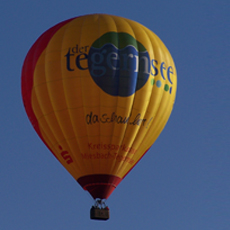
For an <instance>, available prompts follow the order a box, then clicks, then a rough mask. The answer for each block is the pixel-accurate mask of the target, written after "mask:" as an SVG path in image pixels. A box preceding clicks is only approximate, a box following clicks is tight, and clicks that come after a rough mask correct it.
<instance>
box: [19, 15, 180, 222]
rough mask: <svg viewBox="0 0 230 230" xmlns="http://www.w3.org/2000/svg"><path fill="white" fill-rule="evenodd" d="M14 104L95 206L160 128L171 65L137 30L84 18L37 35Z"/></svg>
mask: <svg viewBox="0 0 230 230" xmlns="http://www.w3.org/2000/svg"><path fill="white" fill-rule="evenodd" d="M21 88H22V98H23V102H24V106H25V110H26V113H27V115H28V117H29V120H30V122H31V123H32V125H33V127H34V129H35V130H36V132H37V134H38V135H39V137H40V138H41V140H42V141H43V142H44V143H45V145H46V146H47V147H48V149H49V150H50V151H51V152H52V153H53V155H54V156H55V157H56V158H57V160H58V161H59V162H60V163H61V164H62V165H63V166H64V167H65V168H66V170H67V171H68V172H69V173H70V174H71V175H72V176H73V178H74V179H76V181H77V182H78V183H79V184H80V185H81V186H82V188H83V189H85V190H87V191H88V192H89V193H90V194H91V196H92V197H93V198H94V199H95V200H96V204H95V205H94V206H93V208H92V209H91V218H93V219H108V218H109V210H108V207H107V206H106V205H105V200H106V199H107V198H108V197H109V196H110V194H111V193H112V192H113V190H114V189H115V188H116V187H117V186H118V184H119V183H120V182H121V181H122V180H123V179H124V177H125V176H126V175H127V174H128V173H129V172H130V170H131V169H132V168H133V167H134V166H135V165H136V164H137V162H138V161H139V160H140V159H141V158H142V157H143V155H144V154H145V153H146V152H147V151H148V149H149V148H150V147H151V146H152V144H153V143H154V142H155V140H156V139H157V137H158V136H159V134H160V133H161V131H162V130H163V128H164V127H165V125H166V123H167V121H168V119H169V116H170V114H171V111H172V108H173V104H174V101H175V96H176V89H177V74H176V68H175V65H174V62H173V59H172V57H171V55H170V53H169V51H168V49H167V48H166V46H165V45H164V44H163V42H162V41H161V40H160V39H159V38H158V37H157V35H155V34H154V33H153V32H152V31H150V30H149V29H147V28H146V27H144V26H143V25H141V24H139V23H137V22H135V21H132V20H129V19H126V18H122V17H117V16H112V15H107V14H92V15H85V16H80V17H76V18H72V19H69V20H66V21H63V22H61V23H59V24H57V25H55V26H53V27H52V28H50V29H48V30H47V31H46V32H44V33H43V34H42V35H41V36H40V37H39V38H38V39H37V41H36V42H35V43H34V45H33V46H32V47H31V49H30V50H29V52H28V54H27V56H26V58H25V61H24V65H23V68H22V78H21Z"/></svg>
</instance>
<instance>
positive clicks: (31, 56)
mask: <svg viewBox="0 0 230 230" xmlns="http://www.w3.org/2000/svg"><path fill="white" fill-rule="evenodd" d="M73 19H74V18H72V19H68V20H66V21H63V22H61V23H59V24H57V25H56V26H53V27H52V28H50V29H48V30H47V31H46V32H44V33H43V34H42V35H41V36H40V37H39V38H38V39H37V41H36V42H35V43H34V45H33V46H32V47H31V49H30V50H29V52H28V54H27V56H26V58H25V61H24V64H23V67H22V78H21V92H22V98H23V103H24V106H25V110H26V113H27V115H28V117H29V119H30V122H31V123H32V125H33V127H34V129H35V130H36V132H37V134H38V135H39V137H40V138H41V139H42V141H43V142H44V143H45V144H46V142H45V140H44V138H43V137H42V135H41V131H40V129H39V125H38V121H37V118H36V116H35V114H34V111H33V108H32V103H31V94H32V88H33V81H34V70H35V67H36V64H37V61H38V59H39V57H40V55H41V54H42V52H43V51H44V50H45V49H46V47H47V45H48V43H49V41H50V39H51V38H52V37H53V35H54V34H55V33H56V32H57V31H58V30H59V29H60V28H61V27H62V26H64V25H65V24H67V23H68V22H70V21H71V20H73ZM46 146H47V147H48V148H49V146H48V145H47V144H46ZM49 149H50V148H49ZM50 150H51V149H50ZM51 152H52V151H51ZM52 153H53V152H52ZM53 154H54V153H53ZM54 156H55V154H54ZM55 157H56V156H55Z"/></svg>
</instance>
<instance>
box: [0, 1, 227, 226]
mask: <svg viewBox="0 0 230 230" xmlns="http://www.w3.org/2000/svg"><path fill="white" fill-rule="evenodd" d="M229 9H230V1H229V0H193V1H192V0H186V1H185V0H174V1H172V0H161V1H149V0H142V1H137V0H117V1H108V0H101V1H100V0H97V1H95V0H78V1H76V0H39V1H38V0H33V1H32V0H18V1H15V0H7V1H2V2H1V8H0V12H1V14H0V25H1V26H0V28H1V42H0V52H1V56H0V65H1V68H0V71H1V72H0V74H1V77H0V87H1V90H0V98H1V107H0V111H1V116H0V122H1V123H0V124H1V130H0V137H1V142H0V143H1V161H0V176H1V177H0V178H1V189H0V229H1V230H22V229H23V230H27V229H31V230H41V229H42V230H45V229H55V230H67V229H68V230H75V229H81V230H84V229H86V230H88V229H109V230H117V229H119V230H123V229H133V230H140V229H145V230H146V229H156V230H171V229H173V230H199V229H200V230H229V229H230V183H229V181H230V142H229V137H230V122H229V114H230V103H229V100H230V94H229V92H230V67H229V63H230V55H229V53H230V43H229V41H230V17H229ZM89 13H108V14H113V15H118V16H123V17H126V18H129V19H132V20H135V21H138V22H140V23H141V24H143V25H145V26H146V27H148V28H149V29H151V30H152V31H153V32H155V33H156V34H157V35H158V36H159V37H160V38H161V39H162V41H163V42H164V43H165V44H166V46H167V47H168V49H169V51H170V53H171V54H172V57H173V58H174V61H175V63H176V66H177V72H178V92H177V98H176V103H175V107H174V110H173V113H172V115H171V117H170V119H169V122H168V124H167V125H166V127H165V129H164V131H163V132H162V134H161V135H160V137H159V138H158V140H157V141H156V142H155V144H154V145H153V146H152V147H151V149H150V151H149V152H148V153H147V154H146V155H145V157H144V158H143V159H142V160H141V161H140V162H139V163H138V164H137V166H136V167H135V168H134V169H133V170H132V171H131V172H130V174H129V175H128V176H127V177H126V178H125V179H124V180H123V181H122V182H121V183H120V184H119V186H118V187H117V189H116V190H115V191H114V192H113V194H112V195H111V196H110V198H109V200H108V202H107V204H108V205H109V207H110V210H111V218H110V220H108V221H106V222H100V221H99V222H98V221H92V220H90V219H89V209H90V207H91V205H92V204H93V199H92V198H91V197H90V195H89V194H88V193H87V192H85V191H84V190H83V189H82V188H81V187H80V186H79V185H78V184H77V183H76V182H75V180H74V179H73V178H72V177H71V176H70V175H69V174H68V172H67V171H66V170H65V169H64V168H63V167H62V165H60V164H59V163H58V162H57V160H56V159H55V158H54V157H53V155H52V154H51V153H50V152H49V150H48V149H47V148H46V147H45V146H44V144H43V143H42V142H41V141H40V139H39V138H38V136H37V134H36V133H35V131H34V130H33V128H32V126H31V124H30V123H29V120H28V118H27V115H26V113H25V111H24V107H23V104H22V100H21V86H20V84H21V82H20V78H21V67H22V64H23V61H24V58H25V56H26V54H27V52H28V50H29V48H30V47H31V45H32V44H33V43H34V42H35V40H36V39H37V38H38V36H40V34H41V33H43V32H44V31H45V30H47V29H48V28H50V27H51V26H53V25H55V24H57V23H58V22H60V21H63V20H65V19H68V18H72V17H75V16H79V15H84V14H89Z"/></svg>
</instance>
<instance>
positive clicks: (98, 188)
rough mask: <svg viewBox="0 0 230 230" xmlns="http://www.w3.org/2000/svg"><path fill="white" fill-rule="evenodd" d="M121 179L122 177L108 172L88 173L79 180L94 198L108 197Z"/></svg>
mask: <svg viewBox="0 0 230 230" xmlns="http://www.w3.org/2000/svg"><path fill="white" fill-rule="evenodd" d="M121 181H122V179H121V178H120V177H117V176H114V175H107V174H96V175H87V176H83V177H80V178H78V180H77V182H78V183H79V184H80V185H81V187H82V188H83V189H84V190H87V191H88V192H89V193H90V195H91V196H92V197H93V198H94V199H97V198H99V199H108V197H109V196H110V195H111V193H112V192H113V191H114V189H115V188H116V187H117V186H118V184H119V183H120V182H121Z"/></svg>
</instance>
